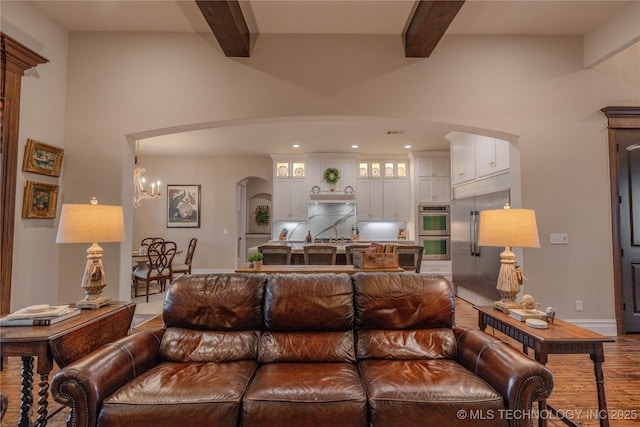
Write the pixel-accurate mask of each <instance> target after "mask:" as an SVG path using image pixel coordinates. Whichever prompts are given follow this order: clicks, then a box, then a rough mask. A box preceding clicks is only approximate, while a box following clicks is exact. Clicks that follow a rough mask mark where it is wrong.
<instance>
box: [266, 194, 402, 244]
mask: <svg viewBox="0 0 640 427" xmlns="http://www.w3.org/2000/svg"><path fill="white" fill-rule="evenodd" d="M308 219H309V221H308V222H275V223H274V224H273V227H272V237H273V239H274V240H276V239H278V237H279V235H280V233H281V231H282V230H283V229H284V228H286V229H287V239H286V240H304V239H305V237H306V236H307V232H308V231H311V236H312V237H313V238H314V239H315V238H322V237H325V238H327V237H336V230H337V232H338V238H340V237H343V238H350V237H351V227H352V226H354V225H357V226H358V229H359V231H360V238H361V239H363V240H396V239H397V238H398V228H400V227H405V223H403V222H360V223H358V222H357V220H356V205H355V203H310V204H309V208H308ZM334 227H335V229H334Z"/></svg>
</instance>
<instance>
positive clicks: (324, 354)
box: [258, 331, 356, 363]
mask: <svg viewBox="0 0 640 427" xmlns="http://www.w3.org/2000/svg"><path fill="white" fill-rule="evenodd" d="M259 355H260V357H259V360H258V362H259V363H270V362H347V363H354V362H355V361H356V359H355V348H354V339H353V332H352V331H345V332H263V334H262V338H261V339H260V349H259Z"/></svg>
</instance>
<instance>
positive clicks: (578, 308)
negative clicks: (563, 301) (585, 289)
mask: <svg viewBox="0 0 640 427" xmlns="http://www.w3.org/2000/svg"><path fill="white" fill-rule="evenodd" d="M582 310H584V305H583V304H582V300H581V299H577V300H576V311H582Z"/></svg>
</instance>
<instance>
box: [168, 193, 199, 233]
mask: <svg viewBox="0 0 640 427" xmlns="http://www.w3.org/2000/svg"><path fill="white" fill-rule="evenodd" d="M167 227H168V228H200V185H167Z"/></svg>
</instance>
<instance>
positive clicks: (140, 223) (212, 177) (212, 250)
mask: <svg viewBox="0 0 640 427" xmlns="http://www.w3.org/2000/svg"><path fill="white" fill-rule="evenodd" d="M141 163H142V165H143V166H144V167H145V169H147V175H148V176H149V177H151V176H153V177H156V178H158V179H161V180H162V188H163V191H165V188H166V185H167V184H169V185H174V184H176V185H183V184H184V185H198V184H199V185H200V186H201V206H200V228H167V227H166V222H167V214H166V211H167V209H166V203H167V201H166V194H165V195H164V197H159V198H157V199H152V200H144V201H143V202H142V204H141V206H140V207H138V208H136V209H135V211H134V215H133V228H132V229H133V240H132V245H133V246H132V247H131V249H136V248H137V246H138V245H139V243H140V241H141V240H142V239H143V238H144V237H149V236H160V237H163V238H165V239H166V240H172V241H175V242H176V243H177V244H178V248H180V249H182V250H183V251H185V252H186V249H187V246H188V244H189V240H190V239H191V238H192V237H197V238H198V245H197V246H196V252H195V255H194V258H193V266H192V268H193V269H195V270H197V269H217V268H233V267H235V261H236V260H235V256H236V238H237V237H238V236H237V233H236V231H237V224H236V216H235V212H236V183H238V182H240V181H242V180H243V179H244V178H247V177H250V176H255V177H261V178H264V179H269V180H270V179H271V169H272V166H271V159H270V158H269V157H268V156H262V157H261V156H256V157H243V158H233V157H227V158H211V157H179V158H168V157H144V158H141ZM225 229H226V230H227V234H225V233H224V231H225ZM184 255H185V253H184V252H183V254H181V255H177V258H178V259H183V258H184Z"/></svg>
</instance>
